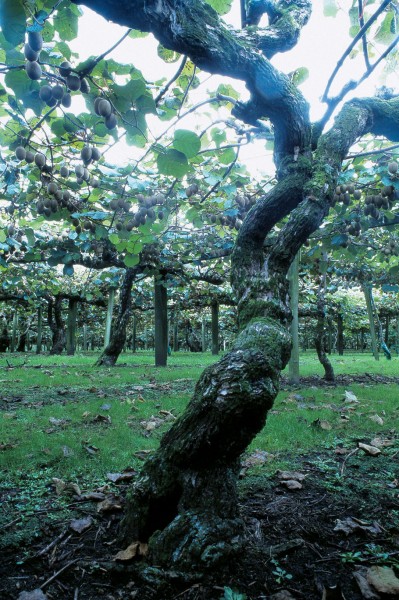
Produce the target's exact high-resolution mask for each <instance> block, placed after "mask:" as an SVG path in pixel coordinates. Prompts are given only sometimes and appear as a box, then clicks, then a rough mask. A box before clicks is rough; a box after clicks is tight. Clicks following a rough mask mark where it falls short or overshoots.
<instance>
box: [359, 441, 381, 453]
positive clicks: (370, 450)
mask: <svg viewBox="0 0 399 600" xmlns="http://www.w3.org/2000/svg"><path fill="white" fill-rule="evenodd" d="M358 447H359V448H360V449H361V450H363V452H365V454H368V455H369V456H378V455H379V454H381V450H380V449H379V448H377V447H376V446H369V445H368V444H363V443H362V442H359V443H358Z"/></svg>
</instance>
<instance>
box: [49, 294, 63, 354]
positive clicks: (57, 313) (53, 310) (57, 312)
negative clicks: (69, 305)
mask: <svg viewBox="0 0 399 600" xmlns="http://www.w3.org/2000/svg"><path fill="white" fill-rule="evenodd" d="M47 318H48V325H49V327H50V329H51V333H52V346H51V348H50V354H62V352H63V351H64V350H65V346H66V333H65V323H64V321H63V319H62V297H61V296H59V295H57V296H56V297H55V298H51V297H49V298H48V309H47Z"/></svg>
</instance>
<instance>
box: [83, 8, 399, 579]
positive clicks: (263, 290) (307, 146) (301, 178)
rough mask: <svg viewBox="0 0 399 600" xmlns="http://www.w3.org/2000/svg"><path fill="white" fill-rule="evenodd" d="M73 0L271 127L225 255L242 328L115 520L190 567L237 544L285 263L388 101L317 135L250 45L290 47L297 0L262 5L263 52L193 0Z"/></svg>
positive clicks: (387, 121)
mask: <svg viewBox="0 0 399 600" xmlns="http://www.w3.org/2000/svg"><path fill="white" fill-rule="evenodd" d="M76 2H77V3H79V4H85V5H87V6H89V7H90V8H93V9H94V10H97V11H98V12H100V13H101V14H102V15H103V16H105V17H106V18H108V19H111V20H113V21H115V22H117V23H119V24H122V25H126V26H128V27H133V28H136V29H141V30H143V31H151V32H152V33H154V35H155V36H156V37H157V39H158V40H159V41H161V43H162V44H163V45H164V46H165V47H167V48H169V49H173V50H176V51H177V52H180V53H183V54H187V55H188V56H189V57H190V58H191V59H192V60H193V62H194V63H195V64H196V65H197V66H199V67H200V68H201V69H203V70H208V71H210V72H212V73H219V74H222V75H229V76H232V77H235V78H239V79H242V80H243V81H245V83H246V85H247V88H248V89H249V91H250V93H251V99H250V101H249V102H248V103H246V104H242V103H236V106H235V109H234V112H235V116H238V117H240V118H241V119H242V120H244V121H245V122H247V123H250V124H252V125H254V124H257V120H258V119H259V118H262V117H266V118H268V119H270V122H271V124H272V126H273V131H274V156H275V162H276V169H277V177H278V182H277V184H276V185H275V186H274V188H273V189H272V190H270V192H268V193H267V194H266V195H265V196H264V197H262V198H260V199H258V201H257V203H256V204H255V206H254V207H253V208H252V209H251V210H250V212H249V213H248V215H247V217H246V218H245V220H244V222H243V225H242V226H241V228H240V230H239V232H238V237H237V241H236V245H235V249H234V252H233V254H232V274H231V278H232V286H233V289H234V292H235V295H236V297H237V300H238V305H237V311H238V322H239V329H240V334H239V336H238V338H237V341H236V343H235V345H234V346H233V349H232V350H231V352H229V353H228V354H226V355H225V356H224V357H222V358H221V359H220V360H219V361H218V362H217V363H216V364H214V365H212V366H210V367H208V368H207V369H206V370H205V371H204V373H203V375H202V376H201V378H200V380H199V382H198V384H197V386H196V390H195V393H194V396H193V398H192V400H191V401H190V403H189V405H188V407H187V409H186V411H185V413H184V414H183V415H182V416H181V417H180V418H179V419H178V420H177V421H176V422H175V423H174V424H173V426H172V427H171V429H170V430H169V431H168V432H167V433H166V434H165V435H164V437H163V438H162V440H161V443H160V447H159V448H158V450H157V451H156V452H155V453H154V454H153V456H152V457H151V458H150V459H149V460H148V461H147V462H146V463H145V465H144V467H143V469H142V472H141V475H140V477H139V478H138V479H137V481H136V482H135V484H134V485H133V486H132V488H131V491H130V493H129V496H128V499H127V505H126V512H125V519H124V522H123V526H122V533H123V537H124V539H125V540H126V541H127V542H129V543H130V542H133V541H137V540H140V541H143V542H144V541H148V543H149V560H150V561H152V563H153V564H155V565H158V566H160V567H163V568H165V569H170V570H172V571H174V572H176V571H186V572H187V571H188V572H195V573H196V574H197V576H198V574H200V573H202V572H204V571H205V570H207V569H213V570H214V569H215V568H222V567H223V566H226V565H228V564H229V563H230V561H231V557H232V556H233V555H234V554H236V553H239V552H241V551H242V547H243V535H242V534H243V523H242V520H241V518H240V515H239V511H238V506H237V493H236V483H237V475H238V464H239V457H240V455H241V453H242V452H243V451H244V450H245V448H246V447H247V446H248V444H249V443H250V442H251V441H252V439H253V438H254V436H255V435H256V434H257V433H258V432H259V431H260V429H261V428H262V427H263V425H264V423H265V419H266V415H267V412H268V410H269V409H270V408H271V406H272V405H273V401H274V398H275V396H276V394H277V391H278V382H279V377H280V372H281V370H282V369H283V368H284V367H285V365H286V364H287V362H288V359H289V356H290V352H291V338H290V335H289V333H288V326H289V324H290V321H291V313H290V308H289V294H288V282H287V279H286V275H287V271H288V268H289V266H290V264H291V262H292V260H293V259H294V257H295V255H296V254H297V252H298V251H299V249H300V247H301V245H302V243H303V242H304V241H305V240H306V239H307V238H308V237H309V236H310V235H311V234H312V233H313V232H314V231H315V230H316V229H317V228H318V227H319V226H320V225H321V223H322V221H323V219H324V218H325V216H326V215H327V214H328V211H329V207H330V205H331V204H332V203H333V195H334V190H335V188H336V185H337V178H338V176H339V173H340V170H341V167H342V162H343V160H344V159H345V157H346V155H347V153H348V150H349V148H350V147H351V146H352V145H353V144H354V143H355V142H356V141H357V140H358V138H359V137H361V136H362V135H364V134H366V133H373V134H377V135H386V136H387V137H388V138H389V139H391V140H395V141H396V140H397V139H399V99H398V100H397V99H393V100H389V101H385V100H380V99H372V100H370V99H367V100H352V101H351V102H349V103H347V104H345V105H344V107H343V108H342V109H341V112H340V113H339V115H338V116H337V118H336V121H335V124H334V125H333V126H332V127H331V129H330V130H329V131H328V132H327V133H325V134H323V135H320V134H319V129H320V128H319V127H315V128H314V129H313V131H312V126H311V123H310V120H309V111H308V105H307V102H306V101H305V100H304V98H303V97H302V95H301V92H300V91H299V90H298V88H296V86H295V85H294V83H293V82H292V81H290V78H289V77H287V76H285V75H283V74H282V73H280V72H278V71H277V69H275V68H274V67H273V66H272V65H271V63H270V62H269V61H268V60H267V59H265V58H264V57H263V56H262V55H261V53H260V52H259V49H261V50H262V52H263V53H264V54H265V55H266V56H268V57H270V56H273V54H274V53H275V52H277V51H279V50H281V49H282V48H286V47H287V43H288V42H289V43H293V44H294V43H295V39H297V35H298V30H300V29H301V27H302V26H303V25H304V24H305V23H306V21H307V19H308V17H309V15H310V11H311V4H312V3H311V2H310V1H308V0H296V1H295V0H284V1H283V0H281V1H277V2H275V3H273V7H275V9H276V11H277V18H276V19H274V20H273V24H272V27H271V28H270V29H269V28H266V33H265V35H264V36H263V37H262V40H261V41H262V47H261V48H260V45H259V47H258V48H251V46H250V44H249V42H248V40H245V41H242V38H241V40H240V37H239V36H237V35H235V34H234V32H232V31H231V30H229V29H228V28H227V27H225V26H223V25H222V24H221V22H220V20H219V19H218V16H217V14H216V12H215V11H213V9H212V8H210V7H209V6H208V5H207V4H205V3H204V2H201V1H199V0H198V1H197V0H196V1H193V0H182V1H181V2H172V1H170V0H121V1H120V2H116V1H115V0H76ZM265 6H267V7H270V6H271V3H269V2H267V3H265ZM267 11H268V9H267V8H265V11H264V12H267ZM279 24H281V27H279ZM283 24H284V27H283ZM290 24H291V26H290ZM285 217H288V220H287V221H286V222H283V223H282V225H281V227H280V229H279V232H278V233H277V234H272V237H271V238H270V239H269V240H267V241H268V242H269V243H268V244H265V241H266V237H267V236H268V234H270V233H271V232H272V230H273V229H274V226H275V225H276V224H277V223H279V222H281V221H282V220H283V219H284V218H285Z"/></svg>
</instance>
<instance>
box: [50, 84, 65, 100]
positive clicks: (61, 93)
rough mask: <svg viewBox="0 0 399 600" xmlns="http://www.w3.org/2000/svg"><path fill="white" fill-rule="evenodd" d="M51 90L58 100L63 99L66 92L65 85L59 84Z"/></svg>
mask: <svg viewBox="0 0 399 600" xmlns="http://www.w3.org/2000/svg"><path fill="white" fill-rule="evenodd" d="M51 91H52V94H53V96H54V98H55V99H56V100H62V98H63V96H64V93H65V89H64V86H63V85H60V84H57V85H55V86H54V87H53V89H52V90H51Z"/></svg>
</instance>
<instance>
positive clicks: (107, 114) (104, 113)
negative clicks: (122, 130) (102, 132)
mask: <svg viewBox="0 0 399 600" xmlns="http://www.w3.org/2000/svg"><path fill="white" fill-rule="evenodd" d="M94 112H95V113H96V115H98V116H99V117H103V118H104V125H105V127H106V128H107V129H114V128H115V127H116V126H117V124H118V120H117V118H116V115H115V112H114V110H113V108H112V104H111V102H110V101H109V100H107V99H106V98H103V97H102V96H98V97H97V98H96V99H95V100H94Z"/></svg>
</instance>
